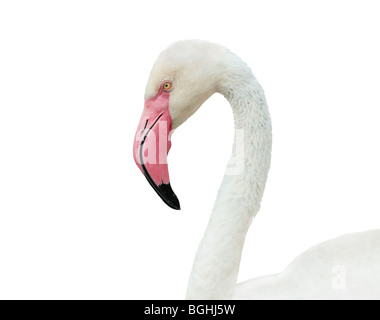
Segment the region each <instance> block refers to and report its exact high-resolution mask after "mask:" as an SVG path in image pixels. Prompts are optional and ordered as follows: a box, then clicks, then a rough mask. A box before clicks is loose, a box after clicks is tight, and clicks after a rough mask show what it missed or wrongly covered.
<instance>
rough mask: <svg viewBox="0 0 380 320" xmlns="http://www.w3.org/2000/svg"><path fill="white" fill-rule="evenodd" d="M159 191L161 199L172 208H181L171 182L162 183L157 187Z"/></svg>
mask: <svg viewBox="0 0 380 320" xmlns="http://www.w3.org/2000/svg"><path fill="white" fill-rule="evenodd" d="M156 191H157V193H158V195H159V196H160V197H161V199H162V200H163V201H164V202H165V203H166V204H167V205H168V206H169V207H170V208H172V209H174V210H181V206H180V204H179V200H178V198H177V196H176V194H175V193H174V191H173V189H172V187H171V186H170V183H168V184H164V183H163V184H160V185H159V186H158V187H157V190H156Z"/></svg>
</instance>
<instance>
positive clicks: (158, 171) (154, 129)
mask: <svg viewBox="0 0 380 320" xmlns="http://www.w3.org/2000/svg"><path fill="white" fill-rule="evenodd" d="M171 127H172V118H171V116H170V113H169V94H168V93H167V92H162V93H160V94H159V95H157V96H156V97H155V98H153V99H150V100H147V101H146V102H145V106H144V111H143V113H142V116H141V119H140V123H139V125H138V127H137V131H136V136H135V141H134V144H133V156H134V159H135V162H136V164H137V166H138V167H139V168H140V170H141V172H142V173H143V174H144V176H145V178H146V179H147V180H148V182H149V183H150V185H151V186H152V187H153V189H154V190H155V191H156V192H157V194H158V195H159V196H160V197H161V199H162V200H163V201H164V202H165V203H166V204H167V205H168V206H169V207H171V208H173V209H176V210H180V209H181V208H180V204H179V201H178V198H177V196H176V195H175V193H174V192H173V190H172V188H171V186H170V179H169V170H168V163H167V155H168V153H169V150H170V147H171V142H170V132H171Z"/></svg>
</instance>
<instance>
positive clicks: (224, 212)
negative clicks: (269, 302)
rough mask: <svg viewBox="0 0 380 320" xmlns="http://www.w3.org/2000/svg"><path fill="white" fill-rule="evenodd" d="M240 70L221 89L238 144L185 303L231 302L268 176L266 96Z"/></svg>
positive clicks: (243, 68) (227, 77) (226, 76)
mask: <svg viewBox="0 0 380 320" xmlns="http://www.w3.org/2000/svg"><path fill="white" fill-rule="evenodd" d="M238 66H239V70H236V65H235V69H234V70H233V71H231V72H227V73H225V74H224V76H223V81H222V82H221V83H223V84H222V85H220V87H219V88H218V92H220V93H221V94H223V95H224V96H225V97H226V99H227V100H228V101H229V102H230V104H231V107H232V109H233V113H234V118H235V143H234V146H233V151H232V156H231V161H230V163H229V166H228V167H227V171H226V174H225V176H224V179H223V183H222V186H221V188H220V190H219V193H218V196H217V199H216V202H215V205H214V209H213V213H212V215H211V218H210V221H209V223H208V226H207V229H206V232H205V234H204V237H203V239H202V241H201V243H200V245H199V248H198V251H197V254H196V257H195V260H194V265H193V269H192V273H191V275H190V280H189V285H188V290H187V295H186V298H187V299H229V298H232V297H233V294H234V289H235V286H236V280H237V274H238V270H239V265H240V260H241V254H242V250H243V245H244V241H245V236H246V234H247V231H248V228H249V226H250V223H251V221H252V218H253V217H254V216H255V215H256V213H257V212H258V211H259V208H260V202H261V198H262V196H263V192H264V188H265V183H266V179H267V174H268V171H269V166H270V157H271V146H272V136H271V121H270V115H269V111H268V107H267V104H266V100H265V96H264V93H263V90H262V88H261V86H260V85H259V83H258V82H257V80H256V79H255V77H254V76H253V75H252V73H251V70H250V69H249V68H248V67H247V66H246V65H245V64H244V63H243V62H241V60H239V63H238Z"/></svg>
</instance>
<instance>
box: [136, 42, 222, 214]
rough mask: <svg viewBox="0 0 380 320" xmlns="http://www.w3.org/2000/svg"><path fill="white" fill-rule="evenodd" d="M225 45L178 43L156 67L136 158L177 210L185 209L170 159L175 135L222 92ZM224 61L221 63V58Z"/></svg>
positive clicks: (160, 58)
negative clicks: (174, 186)
mask: <svg viewBox="0 0 380 320" xmlns="http://www.w3.org/2000/svg"><path fill="white" fill-rule="evenodd" d="M222 52H223V47H220V46H218V45H215V44H211V43H208V42H203V41H182V42H177V43H175V44H173V45H171V46H170V47H168V48H167V49H166V50H164V51H163V52H162V53H161V54H160V55H159V56H158V58H157V60H156V62H155V63H154V65H153V68H152V71H151V74H150V77H149V80H148V83H147V86H146V92H145V105H144V109H143V112H142V116H141V119H140V122H139V125H138V127H137V131H136V136H135V141H134V145H133V154H134V160H135V162H136V164H137V166H138V167H139V168H140V170H141V172H142V173H143V174H144V176H145V177H146V179H147V180H148V182H149V183H150V185H151V186H152V187H153V189H154V190H155V191H156V192H157V194H158V195H159V196H160V197H161V199H162V200H163V201H164V202H165V203H166V204H167V205H168V206H169V207H171V208H173V209H177V210H179V209H180V204H179V201H178V198H177V196H176V195H175V193H174V192H173V190H172V188H171V186H170V179H169V170H168V164H167V155H168V152H169V150H170V147H171V141H170V136H171V131H172V129H175V128H177V127H178V126H180V125H181V124H182V123H183V122H184V121H186V120H187V119H188V118H189V117H190V116H191V115H192V114H193V113H194V112H196V111H197V109H198V108H199V107H200V106H201V105H202V104H203V102H204V101H206V100H207V99H208V98H209V97H210V96H211V95H212V94H213V93H214V92H216V91H217V88H218V80H219V79H218V74H220V69H221V65H220V64H218V63H217V61H218V55H220V54H221V53H222ZM219 61H220V60H219Z"/></svg>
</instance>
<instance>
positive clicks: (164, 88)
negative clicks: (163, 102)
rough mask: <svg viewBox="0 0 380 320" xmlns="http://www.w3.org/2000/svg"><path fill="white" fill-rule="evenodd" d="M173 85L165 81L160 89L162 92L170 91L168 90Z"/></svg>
mask: <svg viewBox="0 0 380 320" xmlns="http://www.w3.org/2000/svg"><path fill="white" fill-rule="evenodd" d="M172 86H173V84H172V83H171V82H170V81H166V82H164V84H163V85H162V89H163V90H164V91H170V89H171V88H172Z"/></svg>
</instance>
